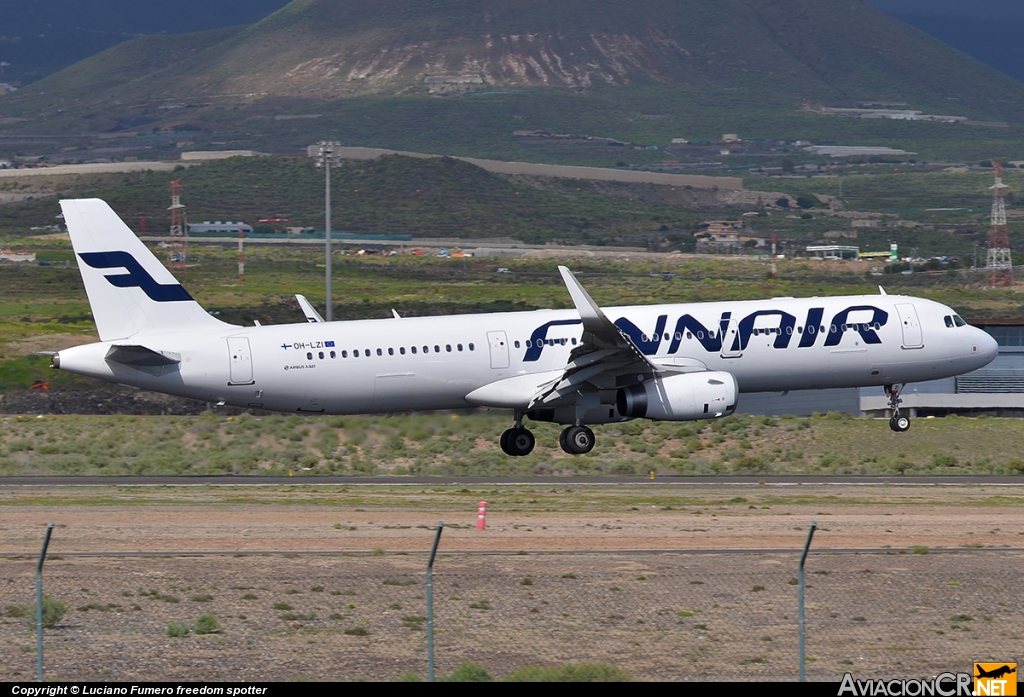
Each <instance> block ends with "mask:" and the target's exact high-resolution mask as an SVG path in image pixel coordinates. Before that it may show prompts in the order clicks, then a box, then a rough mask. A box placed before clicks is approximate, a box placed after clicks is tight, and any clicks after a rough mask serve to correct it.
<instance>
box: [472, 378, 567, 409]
mask: <svg viewBox="0 0 1024 697" xmlns="http://www.w3.org/2000/svg"><path fill="white" fill-rule="evenodd" d="M562 372H563V371H561V370H549V371H546V372H543V373H531V374H530V375H517V376H515V377H514V378H505V379H504V380H497V381H495V382H492V383H490V384H488V385H484V386H483V387H480V388H477V389H475V390H473V391H472V392H470V393H469V394H468V395H466V401H467V402H469V403H470V404H475V405H476V406H478V407H495V408H497V409H525V408H526V407H527V406H528V405H529V404H530V402H531V401H533V399H534V397H536V396H537V394H538V393H540V392H542V391H543V390H544V389H545V388H548V387H550V386H551V385H552V384H553V383H554V382H557V381H558V380H559V379H561V377H562Z"/></svg>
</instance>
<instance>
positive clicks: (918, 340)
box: [896, 303, 924, 349]
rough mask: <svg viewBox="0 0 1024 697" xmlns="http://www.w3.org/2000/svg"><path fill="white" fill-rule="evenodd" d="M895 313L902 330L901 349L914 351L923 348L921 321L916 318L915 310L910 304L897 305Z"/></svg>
mask: <svg viewBox="0 0 1024 697" xmlns="http://www.w3.org/2000/svg"><path fill="white" fill-rule="evenodd" d="M896 312H897V313H898V314H899V318H900V326H901V327H902V328H903V348H905V349H916V348H921V347H922V346H924V335H923V334H922V332H921V321H920V320H919V319H918V317H917V308H915V307H914V306H913V305H911V304H910V303H898V304H897V305H896Z"/></svg>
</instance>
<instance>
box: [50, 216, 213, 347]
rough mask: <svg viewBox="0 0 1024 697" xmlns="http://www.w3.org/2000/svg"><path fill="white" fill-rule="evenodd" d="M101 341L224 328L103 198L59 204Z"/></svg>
mask: <svg viewBox="0 0 1024 697" xmlns="http://www.w3.org/2000/svg"><path fill="white" fill-rule="evenodd" d="M60 207H61V210H62V211H63V212H64V222H65V223H66V224H67V226H68V232H69V233H70V235H71V245H72V246H73V247H74V249H75V255H76V256H77V257H78V268H79V270H80V271H81V272H82V280H83V281H84V282H85V292H86V294H87V295H88V296H89V305H90V306H91V307H92V315H93V319H94V320H95V322H96V329H97V330H98V331H99V334H100V339H101V340H103V341H110V340H112V339H125V338H128V337H130V336H134V335H136V334H139V333H149V332H160V331H169V330H173V329H200V328H204V327H205V328H213V327H217V326H220V327H224V326H228V325H225V324H224V323H223V322H221V321H220V320H218V319H215V318H214V317H212V316H211V315H209V314H208V313H207V312H206V311H205V310H204V309H203V308H202V307H201V306H200V305H199V303H197V302H196V301H195V300H193V299H192V296H191V295H189V294H188V292H187V291H186V290H185V289H184V288H183V287H182V286H181V284H180V283H178V281H177V280H175V278H174V276H172V275H171V272H170V271H168V270H167V269H166V268H165V267H164V265H163V264H161V263H160V261H159V260H158V259H157V258H156V257H155V256H154V255H153V253H152V252H150V251H149V249H147V248H146V245H144V244H143V243H142V240H140V239H139V238H138V237H136V236H135V233H134V232H132V231H131V230H130V229H129V228H128V226H127V225H125V224H124V222H123V221H122V220H121V219H120V218H119V217H117V214H116V213H115V212H114V211H113V209H111V207H110V206H109V205H107V202H106V201H102V200H100V199H96V198H91V199H70V200H65V201H61V202H60Z"/></svg>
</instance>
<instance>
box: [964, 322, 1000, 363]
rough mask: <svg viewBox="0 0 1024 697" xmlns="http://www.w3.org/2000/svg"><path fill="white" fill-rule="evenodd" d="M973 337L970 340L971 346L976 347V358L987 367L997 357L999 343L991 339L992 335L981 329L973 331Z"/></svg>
mask: <svg viewBox="0 0 1024 697" xmlns="http://www.w3.org/2000/svg"><path fill="white" fill-rule="evenodd" d="M974 331H975V336H973V337H972V338H971V345H972V347H973V346H977V347H978V353H977V355H978V357H979V358H981V359H983V360H984V361H985V362H984V363H983V364H982V365H988V364H989V363H991V362H992V361H994V360H995V358H996V356H997V355H999V343H998V342H997V341H996V340H995V339H994V338H992V335H991V334H989V333H988V332H986V331H984V330H982V329H975V330H974Z"/></svg>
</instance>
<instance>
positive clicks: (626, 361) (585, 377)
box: [527, 266, 707, 409]
mask: <svg viewBox="0 0 1024 697" xmlns="http://www.w3.org/2000/svg"><path fill="white" fill-rule="evenodd" d="M558 271H559V273H561V274H562V280H563V281H564V282H565V286H566V288H567V289H568V290H569V295H570V296H571V297H572V301H573V303H574V304H575V305H576V311H577V312H579V314H580V319H581V320H583V337H582V339H581V341H580V344H579V346H577V347H576V348H575V349H573V350H572V353H570V354H569V362H568V363H567V364H566V366H565V369H564V370H563V371H562V374H561V376H559V377H558V378H556V379H554V380H553V381H551V382H550V383H549V384H548V385H546V386H545V387H544V388H543V389H541V390H540V391H539V392H537V394H536V395H534V397H533V399H532V400H531V402H530V405H529V407H527V408H528V409H533V408H535V407H539V406H543V405H545V404H550V403H552V402H556V401H558V400H559V399H561V398H563V397H569V396H571V395H573V394H575V393H576V392H577V391H578V390H580V389H581V388H583V389H587V388H588V386H589V388H596V389H612V388H615V387H621V386H623V385H627V384H634V383H638V382H643V381H645V380H647V379H649V378H650V377H652V376H653V375H654V374H655V373H675V372H691V371H693V370H706V369H707V368H706V366H704V365H703V364H702V363H700V362H699V361H683V362H680V363H679V364H678V365H669V364H665V363H655V362H653V361H652V360H651V359H650V358H648V357H647V356H645V355H644V354H643V352H642V351H641V350H640V349H639V348H638V347H637V345H636V344H635V343H633V340H632V339H630V338H629V335H628V334H626V333H625V332H623V331H622V330H621V329H619V328H618V327H617V326H615V324H614V323H613V322H612V321H611V320H610V319H608V317H607V316H606V315H605V314H604V311H603V310H601V308H600V307H599V306H598V304H597V303H595V302H594V299H593V298H591V297H590V294H589V293H587V291H586V290H585V289H584V288H583V286H582V285H580V282H579V281H577V280H576V277H575V276H573V273H572V271H570V270H569V269H568V268H566V267H564V266H559V267H558Z"/></svg>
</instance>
